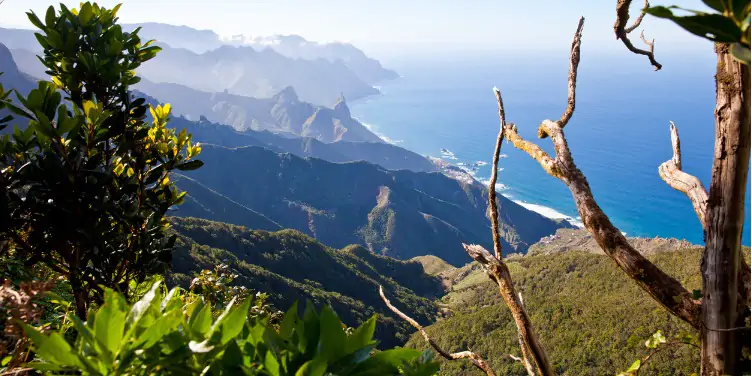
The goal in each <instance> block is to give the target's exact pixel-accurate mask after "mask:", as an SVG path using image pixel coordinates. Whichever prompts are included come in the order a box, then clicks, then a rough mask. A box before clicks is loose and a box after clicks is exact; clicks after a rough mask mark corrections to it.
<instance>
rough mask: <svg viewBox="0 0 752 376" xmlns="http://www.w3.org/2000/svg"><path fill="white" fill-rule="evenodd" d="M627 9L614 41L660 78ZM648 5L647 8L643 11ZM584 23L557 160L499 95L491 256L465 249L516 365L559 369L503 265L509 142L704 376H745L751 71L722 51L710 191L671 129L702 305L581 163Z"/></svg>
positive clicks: (620, 12)
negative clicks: (511, 117)
mask: <svg viewBox="0 0 752 376" xmlns="http://www.w3.org/2000/svg"><path fill="white" fill-rule="evenodd" d="M630 5H631V0H617V17H616V23H615V24H614V31H615V33H616V37H617V39H620V40H621V41H622V42H623V43H624V45H625V46H626V47H627V49H628V50H630V51H631V52H633V53H636V54H639V55H644V56H647V57H648V60H649V61H650V64H651V65H652V66H653V67H654V68H655V69H656V70H659V69H661V68H662V66H661V64H659V63H658V62H657V61H656V60H655V55H654V46H655V40H652V41H648V40H647V39H646V38H645V36H644V34H643V33H642V32H641V33H640V39H641V40H642V41H643V42H644V43H645V44H646V45H647V46H648V49H647V50H642V49H639V48H637V47H635V46H634V45H633V44H632V43H631V41H630V40H629V38H628V34H629V33H631V32H632V31H634V30H635V29H636V28H637V27H638V26H639V25H640V23H641V22H642V19H643V17H644V16H645V9H643V11H642V12H641V13H640V15H639V17H638V18H637V19H636V21H635V22H634V24H632V25H631V26H627V23H628V20H629V6H630ZM648 6H649V4H648V2H647V1H645V8H646V9H647V8H648ZM583 23H584V18H582V19H580V22H579V24H578V27H577V32H576V33H575V36H574V39H573V41H572V46H571V51H570V59H569V62H570V67H569V75H568V95H567V106H566V108H565V110H564V113H563V114H562V116H561V117H560V118H559V119H558V120H556V121H553V120H548V119H547V120H543V121H542V122H541V124H540V125H539V126H538V137H539V138H549V137H550V138H551V141H552V143H553V145H554V151H555V152H554V155H553V156H551V155H549V154H548V153H547V152H545V151H544V150H543V149H541V148H540V147H539V146H538V145H536V144H535V143H532V142H530V141H527V140H525V139H523V138H522V137H521V136H520V135H519V134H518V132H517V127H516V126H515V125H514V124H512V123H507V122H506V113H505V110H504V104H503V100H502V96H501V92H500V91H499V90H498V89H496V88H494V93H495V95H496V98H497V101H498V107H499V119H500V123H501V125H500V131H499V136H498V138H497V141H496V147H495V150H494V158H493V170H492V172H491V181H490V185H489V206H490V217H491V222H492V235H493V240H494V254H493V255H492V254H491V253H490V252H488V251H486V250H485V249H483V248H482V247H480V246H477V245H465V250H466V251H467V252H468V254H469V255H470V256H471V257H472V258H473V259H474V260H476V261H478V262H479V263H480V264H481V265H483V267H484V269H485V270H486V272H487V274H488V275H489V277H490V278H491V280H493V281H494V282H495V283H497V284H498V286H499V290H500V293H501V295H502V297H503V298H504V301H505V303H506V304H507V306H508V307H509V308H510V310H511V311H512V316H513V318H514V320H515V323H516V324H517V329H518V334H519V340H520V347H521V350H522V358H517V357H514V358H515V359H518V360H519V361H520V362H521V363H522V364H523V365H525V368H526V370H527V371H528V373H529V374H531V375H532V374H538V375H552V374H553V370H552V369H551V366H550V364H549V362H548V360H547V357H546V353H545V351H544V349H543V347H542V346H541V344H540V343H539V341H538V338H537V336H536V335H535V332H534V330H533V326H532V323H531V322H530V319H529V317H528V316H527V313H526V312H525V308H524V306H523V304H522V298H521V296H519V295H516V293H515V290H514V285H513V283H512V280H511V276H510V274H509V269H508V268H507V266H506V264H505V263H504V261H503V258H502V249H501V243H500V240H499V230H498V208H497V205H498V203H497V201H496V192H495V189H494V187H495V183H496V179H497V174H498V162H499V160H498V158H499V153H500V149H501V145H502V143H503V141H504V139H506V140H508V141H509V142H510V143H512V145H514V147H516V148H518V149H520V150H522V151H524V152H526V153H527V154H529V155H530V157H532V158H533V159H535V160H536V161H537V162H538V163H539V164H540V166H541V167H542V168H543V170H544V171H546V173H548V174H549V175H551V176H553V177H555V178H557V179H559V180H561V181H562V182H563V183H564V184H566V186H567V187H568V188H569V190H570V192H571V194H572V198H573V199H574V202H575V205H576V207H577V211H578V213H579V215H580V217H581V218H582V222H583V224H584V227H585V228H586V229H587V230H588V231H589V232H590V234H591V235H592V236H593V239H594V240H595V241H596V242H597V243H598V245H599V246H600V248H601V249H602V250H603V251H604V252H605V253H606V254H607V255H608V256H609V257H610V258H611V259H612V260H613V261H614V262H615V263H616V265H617V266H618V267H619V268H620V269H621V270H622V271H624V273H626V274H627V275H628V276H629V277H630V278H631V279H633V280H634V281H635V282H636V283H637V285H638V286H639V287H640V288H642V289H643V290H644V291H645V292H647V293H648V295H650V296H651V297H652V298H653V300H655V301H656V302H657V303H659V304H660V305H662V306H663V307H664V308H665V309H666V310H667V311H668V312H670V313H672V314H673V315H675V316H676V317H678V318H680V319H682V320H683V321H685V322H687V323H688V324H689V325H691V326H692V327H693V328H694V329H696V330H698V331H699V332H700V340H701V346H700V348H701V358H702V364H701V373H702V375H736V374H741V372H742V370H743V368H744V364H743V360H742V345H743V337H744V335H745V334H747V335H748V334H749V330H750V328H749V327H745V318H746V317H748V315H749V308H750V300H749V294H750V269H749V266H748V265H747V263H746V262H745V261H744V258H743V257H742V253H741V234H742V228H743V224H744V194H745V190H746V182H747V175H748V169H749V158H750V104H749V100H750V71H749V66H747V65H745V64H743V63H740V62H739V61H738V60H736V59H734V58H733V56H732V55H731V53H730V52H729V46H728V45H727V44H721V43H716V46H715V52H716V54H717V55H718V64H717V72H716V108H715V123H716V136H715V148H714V162H713V167H712V179H711V184H710V191H709V192H708V191H707V190H706V189H705V187H704V186H703V185H702V183H701V182H700V180H699V179H697V177H695V176H692V175H689V174H687V173H685V172H684V171H683V170H682V162H681V147H680V139H679V132H678V129H677V127H676V125H675V124H674V123H673V122H670V128H669V129H670V133H671V142H672V146H673V150H674V153H673V157H672V158H671V159H670V160H668V161H666V162H664V163H663V164H661V165H660V166H659V168H658V173H659V175H660V176H661V178H662V179H663V180H664V181H665V182H666V183H667V184H668V185H669V186H671V187H672V188H674V189H676V190H678V191H681V192H683V193H684V194H686V195H687V197H688V198H689V199H690V201H691V202H692V205H693V207H694V210H695V212H696V214H697V216H698V218H699V220H700V222H701V224H702V226H703V229H704V236H705V243H706V245H705V250H704V252H703V256H702V262H701V272H702V279H703V291H702V293H703V296H702V300H697V299H695V298H694V297H693V294H692V293H690V292H689V291H688V290H687V289H686V288H684V286H682V285H681V283H680V282H679V281H677V280H676V279H675V278H673V277H671V276H670V275H668V274H666V273H665V272H664V271H663V270H661V269H660V268H658V267H657V266H656V265H654V264H653V263H651V262H650V261H649V260H647V259H646V258H645V257H644V256H642V255H641V254H640V253H639V252H638V251H637V250H636V249H634V248H633V247H632V246H631V245H630V244H629V242H628V241H627V239H626V238H625V236H624V235H623V234H622V232H621V231H619V229H618V228H616V227H615V226H614V225H613V224H612V223H611V221H610V219H609V217H608V216H607V215H606V214H605V213H604V212H603V210H602V209H601V208H600V207H599V206H598V203H597V202H596V200H595V198H594V195H593V193H592V191H591V189H590V186H589V184H588V182H587V178H586V177H585V175H584V174H583V173H582V172H581V171H580V170H579V168H578V167H577V165H576V164H575V162H574V158H573V157H572V154H571V152H570V149H569V146H568V144H567V139H566V137H565V134H564V127H566V125H567V124H568V123H569V121H570V119H571V118H572V116H573V114H574V111H575V104H576V87H577V68H578V65H579V62H580V44H581V35H582V27H583ZM390 308H392V307H390ZM403 318H405V317H403ZM408 321H409V320H408ZM416 328H417V326H416ZM419 329H420V330H421V332H422V333H423V334H424V336H425V337H426V340H427V341H429V343H431V344H432V346H433V345H434V343H433V341H431V340H430V339H429V338H428V336H427V335H426V334H425V332H424V331H423V330H422V328H419ZM747 341H749V339H748V338H747ZM434 347H435V348H437V347H436V346H434ZM445 357H446V356H445Z"/></svg>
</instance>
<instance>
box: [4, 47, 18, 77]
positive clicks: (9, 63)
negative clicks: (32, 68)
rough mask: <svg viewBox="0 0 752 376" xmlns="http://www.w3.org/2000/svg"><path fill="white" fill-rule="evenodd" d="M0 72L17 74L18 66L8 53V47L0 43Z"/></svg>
mask: <svg viewBox="0 0 752 376" xmlns="http://www.w3.org/2000/svg"><path fill="white" fill-rule="evenodd" d="M0 72H6V74H15V73H17V72H18V66H17V65H16V62H15V61H14V60H13V55H12V54H11V53H10V50H9V49H8V47H6V46H5V45H4V44H2V43H0Z"/></svg>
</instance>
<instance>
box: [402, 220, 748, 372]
mask: <svg viewBox="0 0 752 376" xmlns="http://www.w3.org/2000/svg"><path fill="white" fill-rule="evenodd" d="M557 236H558V240H557V239H554V240H555V241H554V242H550V241H549V242H548V243H546V242H545V241H542V242H541V243H539V244H536V245H534V246H533V247H531V250H532V249H534V248H535V249H537V250H538V251H539V252H537V253H535V254H532V253H531V254H528V255H525V256H524V257H521V256H515V257H509V258H507V260H506V262H507V265H508V266H509V270H510V272H511V274H512V280H513V281H514V283H515V288H516V289H517V291H518V292H520V293H521V294H522V296H523V298H524V302H525V307H526V309H527V312H528V314H529V315H530V317H531V320H532V322H533V324H534V326H535V330H536V333H537V334H538V336H539V338H540V341H541V343H542V345H543V347H544V348H545V349H546V351H547V352H548V358H549V360H550V361H551V363H552V366H553V367H554V369H555V370H556V374H558V375H592V376H600V375H609V374H611V375H613V374H617V373H619V372H622V371H625V370H626V369H627V368H629V366H630V365H631V364H632V363H633V362H634V361H635V360H637V359H642V358H643V357H645V356H647V355H648V353H649V350H648V349H647V348H646V347H645V341H646V340H647V339H648V338H649V337H650V336H651V335H652V334H653V333H655V332H656V331H657V330H661V331H662V332H663V334H664V335H665V336H666V338H667V339H668V341H673V340H675V338H676V336H677V335H680V334H682V333H683V332H686V333H694V334H695V335H696V333H697V332H696V331H694V330H691V328H690V327H689V326H688V325H687V324H685V323H684V322H683V321H681V320H679V319H677V318H675V317H674V316H672V315H671V314H669V313H668V312H666V310H665V309H664V308H662V307H660V306H659V305H658V304H657V303H655V302H654V301H653V300H652V299H651V298H650V297H649V296H648V295H647V294H646V293H645V292H644V291H642V290H641V289H640V288H639V287H638V286H637V285H636V284H635V283H634V281H632V280H631V279H630V278H629V277H627V276H626V275H625V274H624V272H622V271H621V270H619V268H618V267H617V266H616V265H614V262H613V261H612V260H611V259H610V258H609V257H608V256H606V255H604V254H603V252H602V251H600V252H598V253H594V252H593V250H592V249H590V248H588V247H587V242H588V234H587V232H586V231H584V230H577V231H572V230H560V232H559V233H557ZM570 238H571V239H572V243H567V244H564V243H562V242H560V241H569V239H570ZM549 240H551V239H549ZM580 241H582V242H584V243H583V244H585V245H586V247H585V248H583V249H580V248H577V247H574V246H572V245H573V244H574V243H576V242H580ZM630 241H631V243H632V244H634V245H636V246H637V247H638V248H637V249H638V250H639V251H641V252H642V253H643V254H646V257H647V258H648V259H650V260H651V261H653V262H654V263H656V264H657V265H658V266H659V267H660V268H661V269H663V270H664V271H666V272H667V273H668V274H670V275H672V276H673V277H675V278H677V279H678V280H679V281H680V282H681V283H682V284H683V285H684V286H686V287H687V288H688V289H689V290H690V291H692V289H700V288H701V279H700V277H701V274H700V256H701V254H702V248H700V247H697V246H689V247H682V248H673V249H672V248H671V247H672V246H674V245H679V243H677V241H676V240H665V239H658V240H656V239H630ZM561 246H564V247H565V249H562V247H561ZM570 246H571V247H570ZM748 255H749V249H747V250H746V256H748ZM437 275H439V276H441V277H442V279H444V280H445V283H447V284H448V285H449V286H450V287H449V293H447V294H446V295H445V296H444V297H443V298H441V299H440V300H439V301H438V304H439V306H440V307H441V309H442V311H444V316H446V318H443V319H440V320H438V321H437V322H436V323H435V324H433V325H430V326H428V327H427V328H426V331H427V332H428V334H429V335H430V336H431V337H432V338H433V339H434V340H435V341H436V342H437V343H439V344H440V345H441V346H442V347H443V348H444V349H445V350H447V351H450V352H454V351H461V350H466V349H468V348H470V349H472V350H473V351H474V352H477V353H478V354H481V355H482V356H484V357H485V359H487V360H489V361H490V363H491V364H492V366H493V368H494V369H495V370H496V373H497V374H498V375H520V376H522V375H526V374H527V373H526V372H525V370H524V369H523V368H522V366H521V365H520V364H519V363H518V362H515V361H511V359H509V355H508V354H515V355H518V356H519V354H520V349H519V342H518V341H517V331H516V326H515V323H514V320H513V319H512V316H511V314H510V311H509V309H508V308H507V307H506V305H505V303H504V302H503V300H502V299H501V297H500V296H499V290H498V287H497V286H496V285H495V284H493V283H492V282H491V281H490V280H489V278H488V276H486V274H485V272H484V271H483V270H482V269H481V268H480V266H479V265H478V264H477V263H473V264H469V265H467V266H465V267H462V268H457V269H452V270H447V269H445V268H444V269H440V270H439V271H438V273H437ZM406 346H407V347H414V348H419V349H423V348H427V346H426V344H425V340H424V339H423V337H422V336H420V335H416V334H413V336H412V338H411V339H410V341H409V342H408V344H407V345H406ZM699 355H700V351H699V350H697V349H695V348H693V347H691V346H686V345H683V346H675V347H668V348H666V349H665V350H664V351H661V352H660V353H658V354H656V355H655V357H653V359H651V361H650V362H648V363H647V364H646V365H645V367H644V368H641V369H640V374H643V373H644V374H646V375H689V374H692V373H697V372H699V371H698V370H699V366H700V356H699ZM477 374H478V371H477V369H475V368H474V367H473V366H472V365H470V364H469V362H465V361H453V362H443V364H442V366H441V372H440V373H439V375H452V376H456V375H459V376H462V375H468V376H469V375H477Z"/></svg>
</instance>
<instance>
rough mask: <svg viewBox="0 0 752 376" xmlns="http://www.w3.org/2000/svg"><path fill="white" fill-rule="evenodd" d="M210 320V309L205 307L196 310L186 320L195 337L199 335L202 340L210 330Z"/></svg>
mask: <svg viewBox="0 0 752 376" xmlns="http://www.w3.org/2000/svg"><path fill="white" fill-rule="evenodd" d="M211 320H212V317H211V307H210V306H207V305H205V306H202V307H201V309H198V308H197V310H196V311H194V313H193V314H192V315H191V317H190V318H189V319H188V326H189V327H190V328H191V330H192V331H193V332H195V333H196V334H197V335H200V336H201V338H204V337H205V336H206V333H208V332H209V329H211V324H212V321H211Z"/></svg>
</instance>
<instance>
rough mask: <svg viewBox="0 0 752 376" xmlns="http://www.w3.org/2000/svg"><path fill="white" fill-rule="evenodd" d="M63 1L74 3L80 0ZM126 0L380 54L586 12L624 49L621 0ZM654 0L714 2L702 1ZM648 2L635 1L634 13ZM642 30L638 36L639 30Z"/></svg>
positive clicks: (159, 14)
mask: <svg viewBox="0 0 752 376" xmlns="http://www.w3.org/2000/svg"><path fill="white" fill-rule="evenodd" d="M63 2H64V3H65V4H66V5H69V6H71V7H77V6H78V4H79V1H63ZM120 2H122V3H123V6H122V8H121V10H120V13H119V16H120V19H121V22H124V23H131V22H147V21H152V22H162V23H169V24H176V25H187V26H191V27H194V28H200V29H211V30H214V31H216V32H217V33H219V34H222V35H229V34H239V33H243V34H247V35H254V36H258V35H271V34H299V35H302V36H304V37H305V38H307V39H310V40H315V41H322V42H325V41H349V42H353V43H355V44H356V45H358V46H359V47H362V48H365V49H366V50H374V51H379V52H380V53H388V52H390V51H402V50H409V49H414V50H416V51H418V50H421V49H446V50H449V51H451V50H460V49H472V50H501V49H509V48H513V49H548V48H556V49H559V48H568V44H569V42H570V41H571V35H572V33H573V32H574V29H575V27H576V23H577V19H578V17H579V16H581V15H583V16H585V18H586V22H585V36H584V39H585V41H586V43H587V44H588V45H589V46H590V47H591V48H592V47H593V46H597V47H598V48H603V49H606V50H610V49H614V48H623V46H619V43H615V40H614V34H613V22H614V14H615V4H616V1H615V0H590V1H585V0H567V1H564V0H530V1H519V0H484V1H477V0H465V1H459V0H451V1H450V0H433V1H430V0H370V1H360V0H339V1H333V0H276V1H271V0H269V1H259V0H216V1H211V0H203V1H201V0H179V1H178V0H121V1H114V0H101V1H99V4H101V5H104V6H108V7H111V6H113V5H115V4H117V3H120ZM654 2H655V3H656V4H658V3H662V4H664V5H671V4H679V5H682V6H684V7H687V8H690V9H707V8H705V6H704V5H703V4H702V2H701V1H700V0H665V1H659V0H654ZM51 3H52V1H51V0H5V2H4V3H3V4H2V5H0V26H4V27H25V28H29V26H30V24H29V22H28V20H27V19H26V16H25V15H24V12H25V11H27V10H29V9H32V10H34V11H36V12H37V13H44V10H45V8H46V7H47V6H48V5H49V4H51ZM55 4H57V2H55ZM641 6H642V3H641V2H640V1H639V0H636V1H635V4H634V7H633V8H634V10H633V14H635V15H636V14H637V12H638V10H639V7H641ZM633 19H634V16H633ZM643 28H645V31H646V35H647V36H648V37H649V38H656V39H657V41H658V43H657V44H656V48H657V49H659V48H662V49H664V50H665V49H674V48H676V49H685V48H689V49H696V48H697V46H698V44H699V45H700V46H704V45H703V44H702V42H701V41H700V40H699V38H696V37H693V36H691V35H689V34H688V33H686V32H684V31H683V30H681V29H679V28H678V27H677V26H675V25H674V24H672V23H670V22H668V21H664V20H658V19H655V18H651V17H647V19H646V21H645V22H644V23H643ZM638 31H639V30H638ZM635 34H636V35H635V36H634V38H635V39H637V38H638V35H639V34H638V32H635ZM636 42H637V43H638V45H641V43H640V42H639V40H636ZM703 48H704V47H703Z"/></svg>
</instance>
